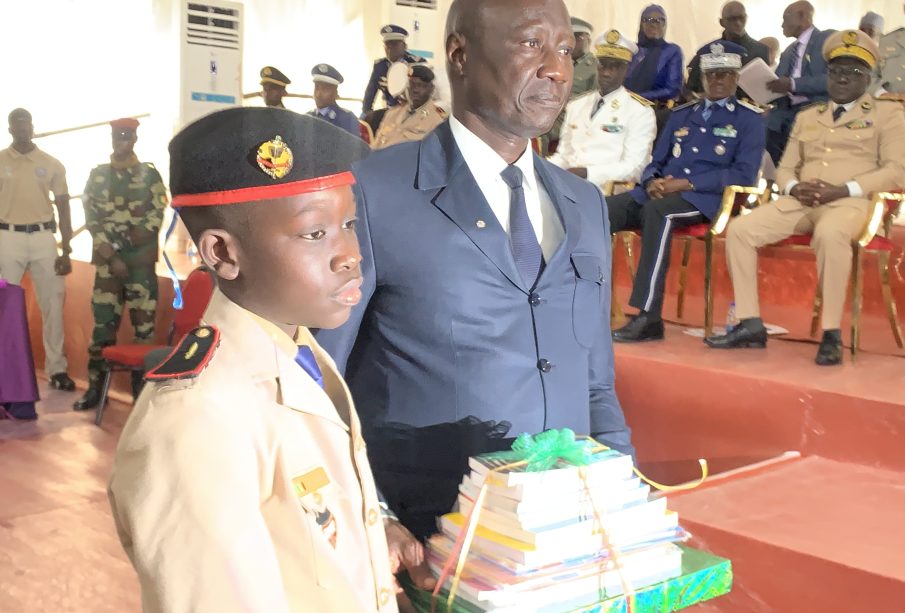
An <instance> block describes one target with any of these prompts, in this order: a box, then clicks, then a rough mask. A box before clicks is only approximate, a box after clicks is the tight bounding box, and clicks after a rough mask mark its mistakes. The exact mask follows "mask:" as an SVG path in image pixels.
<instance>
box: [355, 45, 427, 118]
mask: <svg viewBox="0 0 905 613" xmlns="http://www.w3.org/2000/svg"><path fill="white" fill-rule="evenodd" d="M402 61H403V62H405V63H407V64H417V63H419V62H424V61H425V59H424V58H423V57H419V56H417V55H414V54H412V53H409V52H408V51H406V52H405V55H404V56H402ZM392 64H393V63H392V62H391V61H390V60H388V59H387V58H385V57H382V58H380V59H379V60H374V68H373V70H371V78H370V79H369V80H368V86H367V87H366V88H365V97H364V100H362V103H361V112H362V114H364V113H368V112H370V111H371V109H372V108H374V97H375V96H376V95H377V90H378V89H379V90H380V91H381V92H383V99H384V100H385V101H386V104H387V106H396V99H395V98H394V97H393V96H391V95H390V92H389V90H387V72H389V70H390V66H391V65H392Z"/></svg>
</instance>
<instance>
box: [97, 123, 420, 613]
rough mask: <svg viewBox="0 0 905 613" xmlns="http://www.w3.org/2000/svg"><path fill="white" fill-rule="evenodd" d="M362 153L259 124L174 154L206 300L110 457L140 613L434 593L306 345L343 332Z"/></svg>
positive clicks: (313, 348) (345, 400)
mask: <svg viewBox="0 0 905 613" xmlns="http://www.w3.org/2000/svg"><path fill="white" fill-rule="evenodd" d="M366 152H367V146H366V145H365V144H364V143H363V142H362V141H361V140H360V139H358V138H355V137H353V136H351V135H349V134H347V133H345V132H343V131H342V130H339V129H338V128H336V127H334V126H331V125H330V124H328V123H327V122H324V121H321V120H319V119H316V118H314V117H309V116H304V115H299V114H297V113H293V112H291V111H285V110H280V109H267V108H235V109H229V110H225V111H221V112H218V113H213V114H211V115H208V116H206V117H204V118H202V119H200V120H198V121H197V122H195V123H193V124H191V125H189V126H188V127H186V128H185V129H184V130H183V131H182V132H180V133H179V134H177V135H176V136H175V137H174V138H173V140H172V142H171V143H170V190H171V192H172V196H173V200H172V203H173V206H174V207H177V208H178V209H179V211H180V215H181V216H182V218H183V220H184V222H185V224H186V227H187V228H188V230H189V233H190V234H191V235H192V238H193V240H194V241H195V244H196V245H197V247H198V253H199V254H200V256H201V258H202V259H203V260H204V263H205V264H206V265H207V266H209V267H210V268H211V269H212V270H213V271H214V272H215V274H216V276H217V280H218V287H217V289H215V290H214V294H213V296H212V298H211V302H210V305H209V306H208V309H207V311H206V313H205V315H204V318H203V325H201V326H200V327H198V328H196V329H195V330H193V331H192V332H190V333H189V334H188V335H187V336H186V337H185V338H184V339H183V340H182V341H181V342H180V343H179V345H178V346H177V348H176V349H175V350H174V351H173V352H172V353H171V354H170V356H169V357H168V358H167V359H166V360H165V361H164V362H163V364H161V365H160V366H158V367H157V368H155V369H153V370H151V371H149V373H148V375H147V380H148V384H147V385H146V386H145V390H144V391H143V392H142V394H141V396H140V397H139V399H138V402H137V403H136V406H135V408H134V410H133V411H132V414H131V416H130V417H129V420H128V422H127V423H126V426H125V428H124V430H123V433H122V436H121V438H120V441H119V445H118V447H117V450H116V457H115V460H114V464H113V474H112V476H111V478H110V483H109V489H108V494H109V498H110V503H111V506H112V508H113V516H114V519H115V521H116V526H117V531H118V533H119V537H120V540H121V541H122V544H123V546H124V548H125V550H126V552H127V554H128V555H129V558H130V559H131V561H132V564H133V565H134V566H135V569H136V571H137V572H138V576H139V580H140V583H141V591H142V606H143V609H144V611H146V612H147V611H199V612H207V611H210V612H217V613H224V612H231V611H236V612H238V611H242V612H247V611H255V612H262V613H264V612H266V613H282V612H289V611H292V612H301V611H306V612H307V611H318V612H321V611H323V612H329V611H337V612H340V611H342V612H345V611H356V612H357V611H380V612H381V613H384V612H388V611H390V612H392V611H396V610H397V603H396V599H395V598H394V593H395V592H396V590H397V588H395V585H394V579H393V574H392V573H393V572H395V571H396V570H399V569H400V567H404V568H405V569H407V570H409V571H410V574H411V575H412V577H413V579H414V580H415V581H416V582H417V583H418V584H420V585H421V586H422V587H424V588H430V587H432V586H431V585H430V584H431V582H432V580H431V579H430V577H429V573H428V572H427V570H426V567H425V566H424V564H423V550H422V549H421V546H420V544H418V543H417V541H415V540H414V538H413V537H412V536H411V534H410V533H409V532H408V531H407V530H405V529H404V528H403V527H402V526H401V525H400V524H398V522H396V521H395V520H392V519H385V518H384V517H383V513H382V512H381V507H380V503H379V502H378V498H377V492H376V489H375V486H374V481H373V478H372V476H371V469H370V466H369V464H368V459H367V451H366V447H365V443H364V441H363V440H362V437H361V427H360V425H359V421H358V416H357V414H356V412H355V408H354V407H353V405H352V400H351V397H350V396H349V391H348V389H347V387H346V385H345V383H344V382H343V380H342V378H341V377H340V375H339V374H338V373H337V371H336V368H335V365H334V363H333V360H332V359H331V358H330V357H329V356H328V355H327V354H326V353H325V352H324V351H323V350H322V349H321V348H320V347H319V346H318V344H317V342H315V340H314V338H313V337H312V335H311V334H310V332H309V331H308V329H307V326H310V327H316V328H334V327H336V326H339V325H340V324H342V323H343V322H344V321H346V319H347V318H348V317H349V313H350V310H351V308H352V306H353V305H355V304H356V303H357V302H358V301H359V299H360V297H361V293H360V291H359V285H360V283H361V272H360V269H359V262H360V260H361V256H360V254H359V249H358V242H357V239H356V236H355V227H354V224H355V203H354V200H353V198H352V190H351V185H352V184H353V183H354V178H353V177H352V174H351V173H350V172H349V169H350V166H351V163H352V162H353V161H355V160H357V159H359V158H361V157H363V156H364V155H365V154H366ZM388 542H389V546H388Z"/></svg>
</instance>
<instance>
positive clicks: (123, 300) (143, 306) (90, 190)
mask: <svg viewBox="0 0 905 613" xmlns="http://www.w3.org/2000/svg"><path fill="white" fill-rule="evenodd" d="M82 202H83V203H84V206H85V226H86V227H87V229H88V231H89V232H90V233H91V236H92V237H93V239H94V256H93V258H92V262H93V263H94V264H95V266H96V267H97V270H96V274H95V278H94V293H93V294H92V296H91V307H92V311H93V312H94V332H93V334H92V337H91V346H90V347H89V348H88V358H89V359H88V376H89V381H90V384H91V385H92V386H99V384H100V378H101V373H102V371H103V366H104V359H103V357H102V356H101V351H103V349H104V347H107V346H108V345H113V344H114V343H115V342H116V332H117V330H119V324H120V321H121V319H122V314H123V305H125V306H127V307H128V308H129V316H130V319H131V320H132V326H133V327H134V328H135V340H136V341H137V342H151V341H152V340H153V338H154V315H155V311H156V309H157V275H156V273H155V271H154V265H155V262H156V261H157V238H156V237H157V234H158V233H159V232H160V226H161V223H162V222H163V211H164V209H165V208H166V206H167V193H166V187H165V186H164V184H163V180H162V179H161V178H160V173H158V172H157V169H156V168H154V165H153V164H149V163H140V162H138V160H137V159H134V158H133V163H132V164H131V165H128V166H127V167H124V168H114V165H113V164H101V165H100V166H98V167H97V168H95V169H94V170H92V171H91V175H90V176H89V177H88V184H87V185H86V186H85V191H84V195H83V197H82ZM133 228H136V229H140V230H144V231H146V232H148V233H150V234H151V235H152V236H154V239H153V240H149V241H148V242H147V243H145V244H143V245H139V246H133V245H132V241H131V240H130V230H131V229H133ZM103 244H110V245H113V246H114V249H115V250H116V251H117V255H118V256H119V257H120V258H122V260H123V261H124V262H125V263H126V265H127V266H128V268H129V275H128V277H127V278H126V279H118V278H116V277H115V276H113V273H112V272H111V270H110V264H109V263H107V262H106V261H104V260H103V258H101V257H99V256H98V253H97V250H98V248H99V247H100V246H101V245H103Z"/></svg>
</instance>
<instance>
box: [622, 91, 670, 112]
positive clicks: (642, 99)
mask: <svg viewBox="0 0 905 613" xmlns="http://www.w3.org/2000/svg"><path fill="white" fill-rule="evenodd" d="M628 95H629V96H631V97H632V98H634V99H635V100H636V101H637V102H640V103H641V104H643V105H644V106H654V103H653V101H651V100H648V99H647V98H645V97H644V96H639V95H638V94H636V93H635V92H629V93H628ZM674 110H675V109H674Z"/></svg>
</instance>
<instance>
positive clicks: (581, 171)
mask: <svg viewBox="0 0 905 613" xmlns="http://www.w3.org/2000/svg"><path fill="white" fill-rule="evenodd" d="M569 172H571V173H572V174H573V175H575V176H576V177H581V178H582V179H587V178H588V169H587V168H570V169H569Z"/></svg>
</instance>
